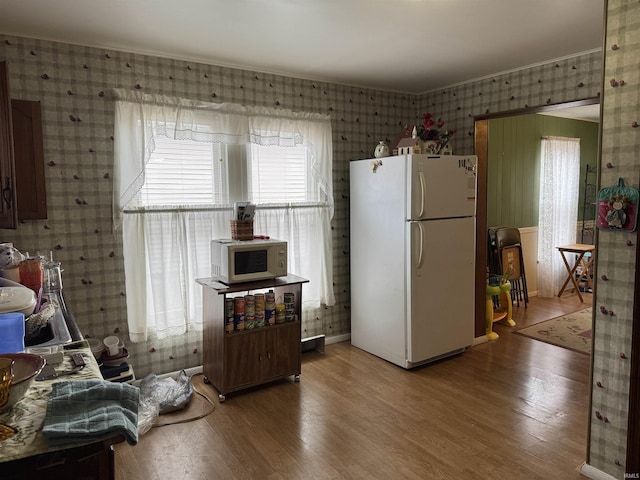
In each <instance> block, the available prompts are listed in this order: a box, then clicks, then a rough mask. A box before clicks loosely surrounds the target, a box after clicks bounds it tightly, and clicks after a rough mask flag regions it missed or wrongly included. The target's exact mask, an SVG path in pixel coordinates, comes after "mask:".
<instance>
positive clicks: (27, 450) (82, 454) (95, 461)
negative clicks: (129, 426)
mask: <svg viewBox="0 0 640 480" xmlns="http://www.w3.org/2000/svg"><path fill="white" fill-rule="evenodd" d="M71 353H81V354H82V356H83V358H84V361H85V363H86V366H85V367H84V368H83V369H82V370H79V371H78V372H75V373H73V374H72V375H66V376H61V377H58V378H54V379H51V380H43V381H34V382H33V383H32V384H31V386H30V387H29V389H28V390H27V392H26V394H25V396H24V398H23V399H22V400H20V401H19V402H18V403H16V404H15V405H14V406H13V407H12V408H10V409H9V410H7V411H6V412H3V413H1V414H0V423H1V424H4V425H8V426H10V427H13V428H14V429H16V430H17V432H16V433H15V434H14V435H13V436H12V437H10V438H7V439H6V440H3V441H0V472H1V474H0V476H1V477H2V478H3V479H8V478H11V479H19V478H20V479H21V478H25V479H26V478H29V479H30V480H33V479H34V478H40V477H42V478H48V479H50V478H52V477H51V475H52V474H54V475H62V474H67V472H71V473H73V475H72V476H70V477H69V478H77V475H78V472H80V471H82V472H83V473H85V472H86V474H85V475H82V476H83V478H85V477H86V478H113V468H112V467H113V452H112V451H111V448H110V447H111V445H113V444H115V443H120V442H122V441H124V440H125V437H124V436H122V435H117V434H116V435H114V436H113V438H110V439H108V440H104V441H100V442H96V441H87V442H76V443H74V444H72V445H70V444H67V445H58V446H51V445H49V443H48V442H47V439H46V438H45V437H44V435H43V433H42V426H43V422H44V419H45V413H46V410H47V401H48V399H49V396H50V395H51V390H52V386H53V384H54V383H56V382H63V381H70V380H95V379H99V380H102V375H101V373H100V368H99V367H98V363H97V362H96V360H95V358H94V356H93V354H92V353H91V349H90V348H89V344H88V343H87V342H86V341H84V340H82V341H79V342H75V343H71V344H67V345H65V346H64V360H63V362H62V363H61V364H58V365H56V366H55V367H56V370H57V371H71V370H72V369H73V365H72V361H71V357H70V354H71ZM78 461H82V462H84V464H81V465H80V464H78V463H77V462H78ZM110 466H111V468H109V467H110ZM56 478H58V477H56Z"/></svg>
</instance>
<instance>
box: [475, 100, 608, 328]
mask: <svg viewBox="0 0 640 480" xmlns="http://www.w3.org/2000/svg"><path fill="white" fill-rule="evenodd" d="M599 102H600V100H599V98H597V97H595V98H590V99H586V100H581V101H577V102H570V103H565V104H558V105H548V106H543V107H537V108H527V109H520V110H515V111H510V112H502V113H497V114H492V115H487V116H481V117H476V119H475V136H474V141H475V145H474V149H475V154H476V155H477V157H478V171H477V175H478V191H477V199H478V200H477V201H478V204H477V205H478V206H477V222H478V223H477V233H476V245H477V252H476V299H478V301H477V302H476V324H475V327H476V328H475V333H476V335H475V336H476V337H480V336H483V335H484V334H485V329H486V322H485V312H484V310H485V306H484V301H483V300H484V297H485V292H484V290H485V284H486V265H487V228H488V227H489V226H490V223H489V222H490V221H491V222H495V221H496V219H495V216H494V215H493V213H490V211H489V201H490V198H491V201H496V199H495V192H494V191H493V190H495V188H492V191H491V192H490V191H489V190H490V186H491V182H490V180H489V152H490V143H489V142H490V132H489V128H490V124H491V123H494V122H491V121H492V120H495V119H504V118H507V117H520V116H530V115H534V114H543V115H551V116H557V117H563V118H573V119H584V118H580V117H578V116H577V115H581V114H582V113H580V110H585V109H588V110H590V112H588V113H589V115H590V116H591V118H592V119H598V120H599V119H600V114H599ZM594 111H595V113H594ZM591 121H593V120H591ZM598 128H599V127H598ZM595 136H596V138H595V139H594V141H595V161H594V163H597V159H598V158H599V156H600V152H599V150H600V147H599V144H598V138H599V135H597V132H596V135H595ZM537 143H538V144H539V143H540V142H539V135H538V139H537ZM521 173H522V172H521ZM511 180H512V181H513V182H514V185H516V184H517V183H518V180H517V178H513V179H511ZM596 183H597V182H596ZM535 194H537V191H535ZM491 195H493V197H491ZM531 195H534V192H533V191H530V195H529V197H531ZM536 198H537V197H536ZM530 203H531V202H530ZM536 203H537V202H536ZM535 215H537V209H536V211H535ZM490 216H491V218H490ZM506 218H512V217H506ZM497 221H499V222H500V223H502V222H501V221H500V220H497ZM504 223H506V224H509V223H510V222H504ZM535 225H537V220H536V222H535ZM513 226H516V227H517V226H518V225H513ZM577 238H580V237H577ZM534 271H535V270H534ZM525 272H527V270H526V269H525ZM531 275H535V273H533V274H529V276H531ZM527 281H528V282H529V277H528V278H527ZM588 297H591V295H588ZM569 308H571V307H569ZM573 311H575V307H573Z"/></svg>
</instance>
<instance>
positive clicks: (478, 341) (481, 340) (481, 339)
mask: <svg viewBox="0 0 640 480" xmlns="http://www.w3.org/2000/svg"><path fill="white" fill-rule="evenodd" d="M488 341H489V339H488V338H487V336H486V335H482V336H481V337H476V338H474V339H473V344H472V346H473V347H475V346H476V345H481V344H483V343H487V342H488Z"/></svg>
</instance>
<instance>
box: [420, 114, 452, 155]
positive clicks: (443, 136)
mask: <svg viewBox="0 0 640 480" xmlns="http://www.w3.org/2000/svg"><path fill="white" fill-rule="evenodd" d="M442 127H444V122H443V121H442V120H438V121H437V122H436V121H435V120H434V119H433V115H432V114H430V113H423V114H422V125H419V126H418V127H417V131H416V133H417V136H418V138H419V139H421V140H422V141H425V142H428V141H433V142H436V144H437V149H438V150H440V148H442V147H444V146H445V145H446V144H447V143H449V138H451V136H452V135H454V134H455V133H456V130H441V129H442Z"/></svg>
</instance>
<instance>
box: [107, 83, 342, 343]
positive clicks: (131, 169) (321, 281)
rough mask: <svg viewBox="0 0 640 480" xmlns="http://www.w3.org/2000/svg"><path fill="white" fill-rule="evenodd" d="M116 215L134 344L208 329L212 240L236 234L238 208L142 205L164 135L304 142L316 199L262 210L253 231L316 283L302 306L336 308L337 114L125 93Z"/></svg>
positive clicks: (120, 104) (119, 102) (118, 124)
mask: <svg viewBox="0 0 640 480" xmlns="http://www.w3.org/2000/svg"><path fill="white" fill-rule="evenodd" d="M115 96H116V105H115V168H114V198H113V204H114V209H113V215H114V225H115V227H116V228H120V227H122V232H123V250H124V252H123V253H124V262H125V275H126V289H127V316H128V323H129V334H130V338H131V341H132V342H139V341H145V340H146V339H147V338H148V335H149V334H154V335H157V337H158V338H165V337H167V336H170V335H179V334H182V333H184V332H186V331H187V330H188V329H197V330H199V329H201V328H202V305H201V292H200V289H201V286H200V285H198V284H196V282H195V279H196V278H203V277H208V276H210V273H211V267H210V250H209V249H210V244H209V242H210V240H211V239H214V238H228V237H229V236H230V231H229V228H230V227H229V220H230V219H231V217H232V210H231V206H230V205H216V206H210V208H202V206H184V205H182V206H180V208H178V209H157V210H154V209H153V208H149V207H144V206H140V205H139V204H137V203H136V201H137V200H136V199H137V197H136V194H137V193H138V192H139V191H140V189H141V187H142V185H143V184H144V179H145V165H146V164H147V162H148V161H149V158H150V156H151V154H152V153H153V151H154V148H155V142H154V139H155V138H158V137H160V136H167V137H170V138H175V139H180V140H185V139H188V140H194V141H199V142H206V143H224V144H227V145H245V144H247V143H256V144H258V145H279V146H296V145H304V146H305V147H306V151H307V155H308V156H309V157H310V159H311V160H310V163H311V176H312V182H311V186H310V193H311V200H312V201H311V202H309V204H305V205H298V204H294V205H289V206H284V207H283V206H282V205H278V206H275V205H258V208H257V214H256V217H255V223H254V229H255V230H256V231H258V232H260V233H264V234H267V235H269V236H271V237H272V238H278V239H282V240H286V241H287V242H288V243H289V271H290V272H293V273H295V274H297V275H299V276H301V277H305V278H307V279H309V283H308V284H305V285H304V293H303V301H304V304H303V307H308V308H319V307H320V306H321V305H323V304H324V305H334V304H335V299H334V295H333V262H332V241H331V224H330V222H331V218H332V217H333V182H332V138H331V124H330V118H329V117H328V116H326V115H320V114H312V113H295V112H291V111H288V110H283V109H269V108H265V107H245V106H241V105H234V104H213V103H206V102H200V101H192V100H186V99H174V98H168V97H164V96H160V95H148V94H143V93H141V92H129V91H124V90H116V91H115Z"/></svg>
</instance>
